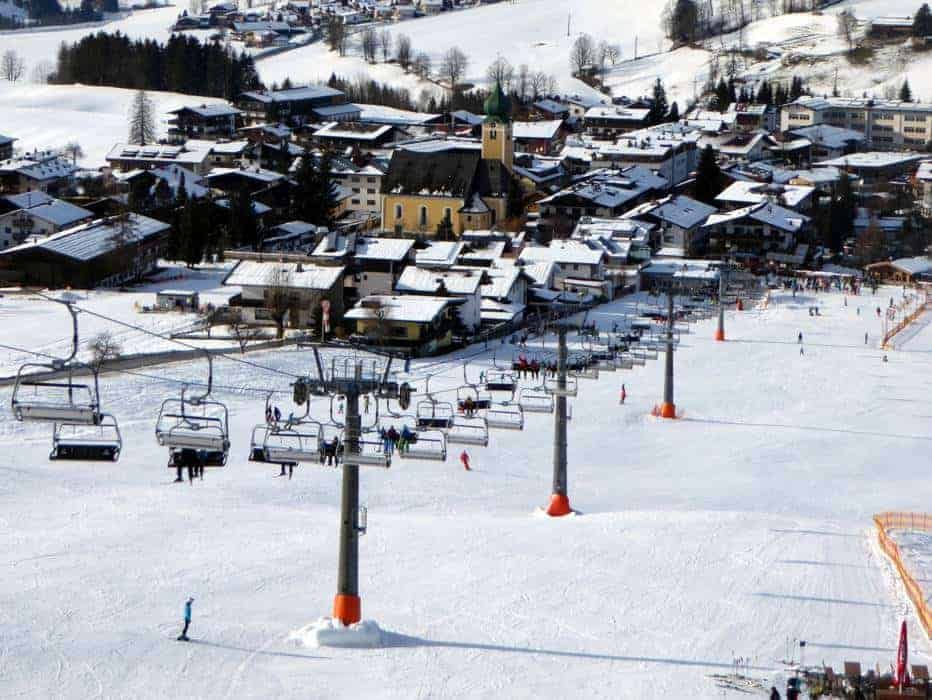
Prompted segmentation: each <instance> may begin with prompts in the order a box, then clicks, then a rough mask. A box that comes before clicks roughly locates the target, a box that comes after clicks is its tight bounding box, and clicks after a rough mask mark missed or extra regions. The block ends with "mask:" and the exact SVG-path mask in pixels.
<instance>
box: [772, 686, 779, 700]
mask: <svg viewBox="0 0 932 700" xmlns="http://www.w3.org/2000/svg"><path fill="white" fill-rule="evenodd" d="M770 700H780V691H779V690H777V688H776V686H773V685H772V686H770Z"/></svg>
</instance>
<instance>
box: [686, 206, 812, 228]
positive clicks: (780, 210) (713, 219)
mask: <svg viewBox="0 0 932 700" xmlns="http://www.w3.org/2000/svg"><path fill="white" fill-rule="evenodd" d="M744 218H748V219H753V220H754V221H759V222H761V223H763V224H768V225H769V226H773V227H774V228H778V229H780V230H782V231H789V232H791V233H796V232H798V231H799V230H800V229H801V228H802V227H803V226H804V225H805V224H806V223H807V222H808V221H809V217H807V216H803V215H802V214H800V213H799V212H796V211H793V210H792V209H787V208H785V207H781V206H779V205H777V204H770V203H768V202H760V203H759V204H752V205H751V206H749V207H742V208H741V209H735V210H734V211H728V212H724V213H722V214H712V215H711V216H710V217H709V218H708V219H707V220H706V222H705V224H704V226H715V225H717V224H724V223H727V222H729V221H739V220H741V219H744Z"/></svg>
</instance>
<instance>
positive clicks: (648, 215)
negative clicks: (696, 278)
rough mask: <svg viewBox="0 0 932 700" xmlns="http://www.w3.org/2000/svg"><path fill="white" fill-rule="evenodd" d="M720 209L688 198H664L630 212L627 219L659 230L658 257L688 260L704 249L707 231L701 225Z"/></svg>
mask: <svg viewBox="0 0 932 700" xmlns="http://www.w3.org/2000/svg"><path fill="white" fill-rule="evenodd" d="M717 211H718V210H717V209H716V208H715V207H713V206H709V205H708V204H704V203H702V202H699V201H697V200H695V199H692V198H691V197H686V196H685V195H675V196H669V197H664V198H663V199H658V200H656V201H653V202H647V203H646V204H642V205H641V206H639V207H636V208H635V209H632V210H631V211H629V212H627V213H626V214H625V218H628V219H634V220H637V221H646V222H649V223H653V224H656V225H657V227H658V231H657V233H658V236H657V238H658V239H659V240H657V243H658V244H659V246H660V248H659V250H658V254H660V255H668V256H679V257H689V256H691V255H693V254H694V253H695V252H696V251H701V250H703V249H704V248H705V244H706V239H707V238H708V236H707V232H706V231H704V230H703V229H702V225H703V224H704V223H705V222H706V219H708V218H709V216H711V215H712V214H714V213H715V212H717Z"/></svg>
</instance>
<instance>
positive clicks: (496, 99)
mask: <svg viewBox="0 0 932 700" xmlns="http://www.w3.org/2000/svg"><path fill="white" fill-rule="evenodd" d="M485 117H486V121H492V120H495V121H500V122H504V123H506V124H507V123H508V122H510V121H511V100H510V99H508V95H506V94H505V91H504V90H502V83H501V81H495V87H494V88H493V89H492V93H491V94H490V95H489V96H488V97H487V98H486V100H485Z"/></svg>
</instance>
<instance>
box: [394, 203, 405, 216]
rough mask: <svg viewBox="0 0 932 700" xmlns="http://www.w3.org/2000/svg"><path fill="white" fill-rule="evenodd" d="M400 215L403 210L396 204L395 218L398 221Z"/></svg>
mask: <svg viewBox="0 0 932 700" xmlns="http://www.w3.org/2000/svg"><path fill="white" fill-rule="evenodd" d="M402 214H404V210H403V209H402V208H401V205H400V204H396V205H395V218H396V219H400V218H401V216H402Z"/></svg>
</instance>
